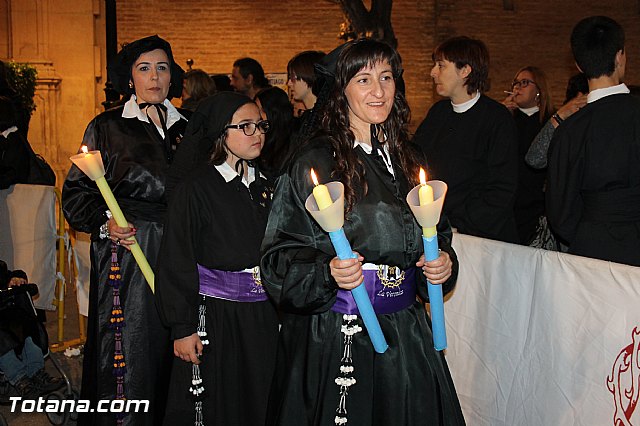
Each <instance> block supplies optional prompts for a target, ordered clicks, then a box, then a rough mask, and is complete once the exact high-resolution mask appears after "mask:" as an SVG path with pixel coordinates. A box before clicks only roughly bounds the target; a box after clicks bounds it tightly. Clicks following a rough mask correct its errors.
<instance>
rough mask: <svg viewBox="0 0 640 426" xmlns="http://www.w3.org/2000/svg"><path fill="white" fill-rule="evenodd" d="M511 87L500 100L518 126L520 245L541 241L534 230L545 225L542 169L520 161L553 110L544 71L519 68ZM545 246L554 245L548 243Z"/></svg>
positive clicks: (515, 212) (516, 213)
mask: <svg viewBox="0 0 640 426" xmlns="http://www.w3.org/2000/svg"><path fill="white" fill-rule="evenodd" d="M511 90H512V93H511V94H510V95H509V96H507V98H506V99H505V100H504V101H503V102H502V103H503V104H504V105H505V106H506V107H507V108H508V109H509V110H510V111H511V112H512V113H513V118H514V120H515V122H516V128H517V129H518V189H517V192H516V201H515V205H514V214H515V217H516V225H517V226H518V236H519V239H520V241H519V242H520V244H524V245H530V244H532V243H534V244H536V245H539V244H540V243H541V241H540V240H539V238H537V237H538V235H537V230H539V229H542V228H540V226H545V225H546V218H545V214H544V210H545V209H544V182H545V177H546V171H544V170H536V169H534V168H532V167H531V166H529V165H528V164H527V163H526V162H525V161H524V157H525V155H526V154H527V151H528V150H529V147H530V146H531V142H532V141H533V140H534V138H535V137H536V135H537V134H538V132H539V131H540V129H541V128H542V126H543V125H544V123H546V122H547V120H549V119H550V118H551V115H552V114H553V112H554V108H553V101H552V100H551V93H550V92H549V86H548V85H547V78H546V75H545V74H544V72H543V71H542V70H541V69H540V68H537V67H534V66H527V67H524V68H521V69H520V70H519V71H518V72H517V73H516V75H515V77H514V78H513V83H512V84H511ZM541 221H542V222H541ZM534 240H535V241H534ZM545 248H549V249H551V248H555V247H553V245H552V246H549V247H545Z"/></svg>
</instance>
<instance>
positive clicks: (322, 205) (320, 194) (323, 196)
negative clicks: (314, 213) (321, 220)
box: [311, 169, 333, 210]
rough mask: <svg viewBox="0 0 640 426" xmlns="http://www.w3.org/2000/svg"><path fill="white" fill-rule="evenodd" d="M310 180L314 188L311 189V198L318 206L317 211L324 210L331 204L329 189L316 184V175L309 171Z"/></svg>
mask: <svg viewBox="0 0 640 426" xmlns="http://www.w3.org/2000/svg"><path fill="white" fill-rule="evenodd" d="M311 180H312V181H313V184H314V185H315V187H314V188H313V198H315V200H316V204H318V210H324V209H326V208H327V207H329V206H330V205H331V204H333V200H332V199H331V195H330V194H329V189H328V188H327V186H326V185H321V184H319V183H318V178H317V176H316V173H315V172H314V171H313V169H311Z"/></svg>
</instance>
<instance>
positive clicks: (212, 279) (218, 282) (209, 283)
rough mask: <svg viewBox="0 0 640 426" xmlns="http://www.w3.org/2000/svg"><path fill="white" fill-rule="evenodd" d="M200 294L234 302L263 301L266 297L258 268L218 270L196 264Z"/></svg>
mask: <svg viewBox="0 0 640 426" xmlns="http://www.w3.org/2000/svg"><path fill="white" fill-rule="evenodd" d="M198 274H199V275H200V294H202V295H203V296H209V297H215V298H218V299H224V300H231V301H234V302H264V301H265V300H267V299H268V297H267V293H265V292H264V288H263V287H262V282H261V281H260V271H259V270H258V268H254V269H253V270H251V269H245V270H244V271H220V270H218V269H209V268H205V267H204V266H202V265H198Z"/></svg>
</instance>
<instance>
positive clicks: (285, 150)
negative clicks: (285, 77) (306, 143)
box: [255, 87, 293, 178]
mask: <svg viewBox="0 0 640 426" xmlns="http://www.w3.org/2000/svg"><path fill="white" fill-rule="evenodd" d="M255 102H256V104H257V105H258V107H259V108H260V109H261V110H262V111H263V112H264V113H265V115H266V119H267V120H269V133H267V135H266V140H265V143H264V148H263V149H262V153H261V154H260V159H259V162H260V170H262V171H263V172H265V173H266V174H267V175H268V176H269V177H271V178H275V177H277V176H279V175H280V174H281V173H282V172H283V168H284V167H285V166H286V163H287V160H288V158H289V154H290V148H291V144H290V143H291V130H292V124H293V106H292V105H291V102H289V97H288V96H287V93H286V92H285V91H284V90H282V89H280V88H279V87H269V88H267V89H264V90H261V91H260V92H258V94H257V95H256V98H255Z"/></svg>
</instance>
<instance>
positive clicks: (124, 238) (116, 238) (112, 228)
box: [107, 218, 136, 251]
mask: <svg viewBox="0 0 640 426" xmlns="http://www.w3.org/2000/svg"><path fill="white" fill-rule="evenodd" d="M128 225H129V226H126V227H123V226H118V224H117V223H116V220H115V219H114V218H111V219H109V221H108V222H107V226H108V227H109V236H110V237H111V240H112V241H113V242H114V243H117V244H118V245H121V246H122V247H124V248H125V249H127V250H129V251H131V247H129V246H132V245H133V244H135V243H136V241H135V240H134V239H133V238H131V237H135V235H136V229H135V228H134V227H133V225H132V224H131V223H128ZM128 238H131V239H130V240H129V239H128Z"/></svg>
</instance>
